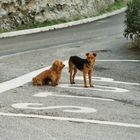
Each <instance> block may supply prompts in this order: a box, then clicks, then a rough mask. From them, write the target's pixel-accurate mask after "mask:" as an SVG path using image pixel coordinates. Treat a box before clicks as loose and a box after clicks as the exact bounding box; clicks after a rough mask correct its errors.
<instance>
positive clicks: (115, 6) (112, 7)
mask: <svg viewBox="0 0 140 140" xmlns="http://www.w3.org/2000/svg"><path fill="white" fill-rule="evenodd" d="M124 6H126V3H125V2H123V1H122V0H116V2H115V3H114V4H111V5H110V6H108V7H107V8H105V9H102V10H101V11H100V12H99V13H98V14H96V16H98V15H101V14H103V13H106V12H110V11H113V10H117V9H120V8H122V7H124ZM79 19H80V17H75V18H74V20H79ZM70 21H73V20H66V19H59V20H51V21H45V22H44V23H39V22H38V23H28V24H22V25H19V26H18V27H17V28H16V29H14V30H4V29H0V33H2V32H8V31H15V30H23V29H32V28H38V27H46V26H51V25H56V24H60V23H65V22H70Z"/></svg>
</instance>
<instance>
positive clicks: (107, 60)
mask: <svg viewBox="0 0 140 140" xmlns="http://www.w3.org/2000/svg"><path fill="white" fill-rule="evenodd" d="M96 61H99V62H100V61H101V62H140V60H129V59H126V60H121V59H120V60H118V59H117V60H109V59H106V60H96Z"/></svg>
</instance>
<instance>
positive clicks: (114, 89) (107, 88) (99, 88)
mask: <svg viewBox="0 0 140 140" xmlns="http://www.w3.org/2000/svg"><path fill="white" fill-rule="evenodd" d="M58 87H60V88H71V89H82V90H94V91H103V92H104V91H109V92H117V93H118V92H119V93H121V92H129V90H127V89H123V88H117V87H110V86H98V85H94V87H89V88H85V87H84V86H83V84H74V85H71V84H60V85H58Z"/></svg>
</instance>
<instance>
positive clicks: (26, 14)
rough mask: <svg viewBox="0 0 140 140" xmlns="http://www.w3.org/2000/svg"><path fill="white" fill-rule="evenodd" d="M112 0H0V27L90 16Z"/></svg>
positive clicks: (7, 27) (12, 27)
mask: <svg viewBox="0 0 140 140" xmlns="http://www.w3.org/2000/svg"><path fill="white" fill-rule="evenodd" d="M113 2H114V0H76V1H73V0H0V7H1V8H0V28H4V29H14V28H16V27H17V26H19V25H21V24H28V23H36V22H41V23H42V22H44V21H45V22H47V21H50V20H75V19H80V18H85V17H91V16H94V15H95V14H97V12H98V11H100V10H102V9H103V8H105V7H107V6H108V5H110V4H112V3H113Z"/></svg>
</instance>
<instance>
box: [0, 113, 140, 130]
mask: <svg viewBox="0 0 140 140" xmlns="http://www.w3.org/2000/svg"><path fill="white" fill-rule="evenodd" d="M0 116H7V117H21V118H37V119H47V120H58V121H71V122H81V123H91V124H101V125H111V126H120V127H129V128H140V124H131V123H121V122H110V121H100V120H88V119H79V118H68V117H54V116H43V115H34V114H15V113H4V112H0Z"/></svg>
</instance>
